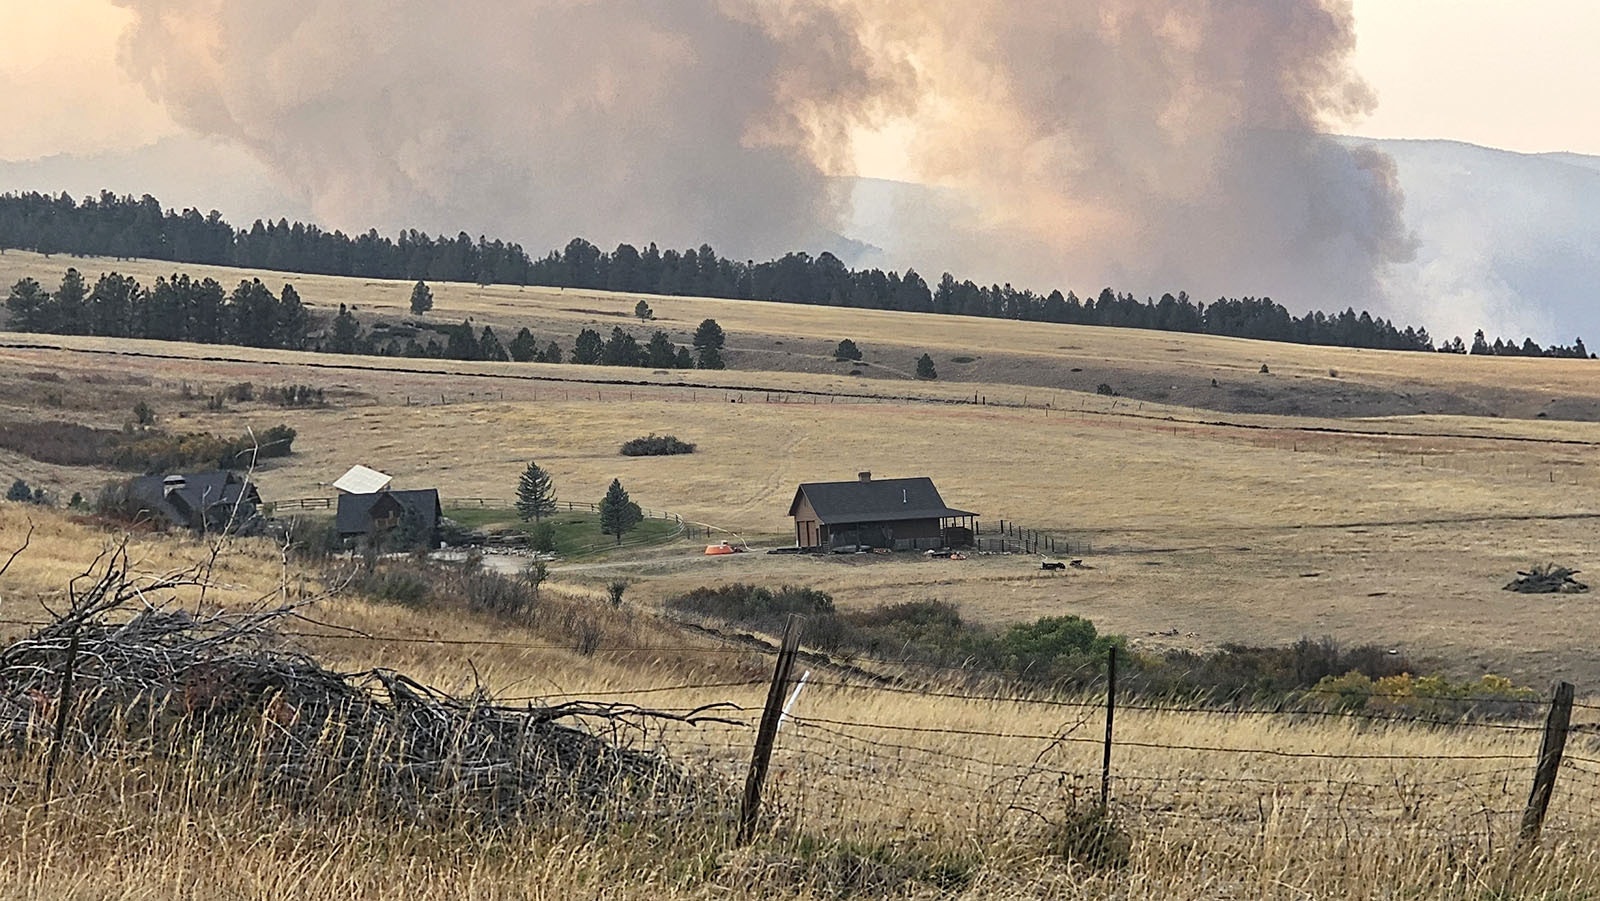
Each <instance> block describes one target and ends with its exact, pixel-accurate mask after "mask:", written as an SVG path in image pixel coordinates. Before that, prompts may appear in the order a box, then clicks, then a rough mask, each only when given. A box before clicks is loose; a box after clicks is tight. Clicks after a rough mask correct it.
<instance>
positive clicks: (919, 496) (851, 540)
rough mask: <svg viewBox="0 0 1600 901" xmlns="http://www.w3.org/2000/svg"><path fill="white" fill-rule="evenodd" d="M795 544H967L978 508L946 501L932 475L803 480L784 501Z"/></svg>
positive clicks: (830, 546) (922, 547) (819, 546)
mask: <svg viewBox="0 0 1600 901" xmlns="http://www.w3.org/2000/svg"><path fill="white" fill-rule="evenodd" d="M789 515H790V516H792V517H794V538H795V544H796V545H798V546H799V547H802V548H813V549H824V550H838V549H843V548H889V549H892V550H901V551H908V550H929V549H933V548H944V547H966V546H968V545H970V544H972V535H973V530H974V528H975V527H976V525H977V519H978V514H976V513H971V512H968V511H966V510H956V509H953V508H951V507H949V506H947V505H946V504H945V502H944V499H943V498H941V497H940V496H939V489H937V488H935V487H934V486H933V480H932V479H929V478H926V477H922V478H914V479H877V480H874V479H873V478H872V473H870V472H863V473H861V474H860V475H859V476H858V477H857V478H856V479H855V481H851V482H808V483H806V484H804V485H801V486H800V487H799V489H797V490H796V491H795V493H794V502H793V503H791V504H790V505H789Z"/></svg>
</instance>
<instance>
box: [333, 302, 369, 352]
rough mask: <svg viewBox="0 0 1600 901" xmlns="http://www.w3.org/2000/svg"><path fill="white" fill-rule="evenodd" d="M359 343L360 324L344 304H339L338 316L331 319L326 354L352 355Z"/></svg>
mask: <svg viewBox="0 0 1600 901" xmlns="http://www.w3.org/2000/svg"><path fill="white" fill-rule="evenodd" d="M360 341H361V323H359V322H357V321H356V317H355V316H354V315H353V314H352V313H351V312H350V310H349V308H348V307H346V306H345V305H344V304H339V315H337V316H335V317H333V328H332V329H331V330H330V332H329V335H328V348H327V349H328V352H329V353H335V354H353V353H355V352H356V345H357V344H359V343H360Z"/></svg>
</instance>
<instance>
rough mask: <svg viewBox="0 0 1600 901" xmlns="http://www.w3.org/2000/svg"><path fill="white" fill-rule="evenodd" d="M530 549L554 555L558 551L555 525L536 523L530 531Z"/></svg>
mask: <svg viewBox="0 0 1600 901" xmlns="http://www.w3.org/2000/svg"><path fill="white" fill-rule="evenodd" d="M528 547H529V548H531V549H533V550H535V551H538V552H540V553H542V554H549V553H554V552H555V549H556V527H555V523H549V522H539V523H535V524H534V526H533V528H532V529H529V530H528Z"/></svg>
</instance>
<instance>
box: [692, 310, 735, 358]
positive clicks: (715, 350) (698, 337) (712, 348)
mask: <svg viewBox="0 0 1600 901" xmlns="http://www.w3.org/2000/svg"><path fill="white" fill-rule="evenodd" d="M726 341H727V335H726V334H724V333H723V331H722V326H720V325H718V324H717V320H715V319H707V320H705V321H703V322H701V323H700V327H699V328H697V329H695V330H694V349H695V354H696V356H697V357H698V358H699V359H698V361H697V362H698V364H699V366H700V368H701V369H721V368H723V362H722V345H723V344H724V342H726Z"/></svg>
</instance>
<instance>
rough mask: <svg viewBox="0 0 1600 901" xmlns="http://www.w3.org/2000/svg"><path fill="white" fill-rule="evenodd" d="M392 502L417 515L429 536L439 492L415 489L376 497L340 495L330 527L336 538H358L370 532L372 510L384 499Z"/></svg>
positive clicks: (435, 522)
mask: <svg viewBox="0 0 1600 901" xmlns="http://www.w3.org/2000/svg"><path fill="white" fill-rule="evenodd" d="M386 497H387V498H393V499H394V500H395V501H397V502H399V504H400V506H401V507H402V508H404V509H406V510H410V511H411V512H413V513H415V514H417V516H418V517H419V518H420V519H421V520H422V528H423V530H424V532H426V533H427V534H430V535H431V534H433V532H434V530H435V529H436V528H438V526H439V517H440V510H439V490H438V489H437V488H415V489H412V490H410V491H382V492H378V493H376V494H341V495H339V509H338V511H337V512H336V513H335V514H334V517H333V521H334V527H335V528H337V529H338V530H339V534H340V535H361V534H365V533H366V532H367V530H369V529H371V528H372V508H373V507H374V506H375V505H377V504H378V502H380V501H382V500H383V499H384V498H386Z"/></svg>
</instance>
